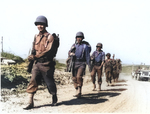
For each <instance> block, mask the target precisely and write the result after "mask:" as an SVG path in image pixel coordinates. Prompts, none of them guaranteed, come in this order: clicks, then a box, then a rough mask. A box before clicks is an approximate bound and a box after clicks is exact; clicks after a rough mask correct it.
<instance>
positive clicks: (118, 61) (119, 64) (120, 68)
mask: <svg viewBox="0 0 150 114" xmlns="http://www.w3.org/2000/svg"><path fill="white" fill-rule="evenodd" d="M116 65H117V76H116V81H118V78H119V74H120V73H121V71H122V64H121V60H120V59H117V60H116Z"/></svg>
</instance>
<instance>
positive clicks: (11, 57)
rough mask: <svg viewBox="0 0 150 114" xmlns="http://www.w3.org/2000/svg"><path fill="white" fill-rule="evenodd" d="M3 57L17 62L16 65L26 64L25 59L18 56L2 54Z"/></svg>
mask: <svg viewBox="0 0 150 114" xmlns="http://www.w3.org/2000/svg"><path fill="white" fill-rule="evenodd" d="M1 56H2V57H6V58H7V59H12V60H14V61H16V63H19V64H20V63H22V62H24V60H23V58H21V57H20V56H16V55H14V54H12V53H8V52H2V53H1Z"/></svg>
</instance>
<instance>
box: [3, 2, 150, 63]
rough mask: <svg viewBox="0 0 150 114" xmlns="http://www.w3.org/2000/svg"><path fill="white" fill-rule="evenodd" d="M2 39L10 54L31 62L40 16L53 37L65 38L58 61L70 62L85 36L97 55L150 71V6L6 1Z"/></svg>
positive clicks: (62, 40) (149, 3) (135, 3)
mask: <svg viewBox="0 0 150 114" xmlns="http://www.w3.org/2000/svg"><path fill="white" fill-rule="evenodd" d="M0 4H1V6H0V37H2V36H3V43H4V44H3V45H4V46H3V49H4V51H7V52H11V53H13V54H16V55H19V56H21V57H23V58H27V56H28V53H29V49H30V48H31V45H32V41H33V39H34V35H35V34H37V33H38V30H37V27H36V26H35V25H34V22H35V20H36V18H37V16H39V15H44V16H46V17H47V19H48V25H49V26H48V27H47V31H48V32H50V33H54V32H55V33H56V34H59V35H60V47H59V50H58V53H57V57H56V58H57V59H66V58H67V56H68V55H67V53H68V50H69V49H70V47H71V45H72V44H73V43H74V41H75V35H76V33H77V32H78V31H82V32H83V33H84V35H85V40H86V41H88V42H89V43H90V44H91V46H92V51H91V53H92V52H93V51H95V49H96V48H95V47H96V44H97V43H98V42H101V43H103V51H104V52H105V53H108V52H109V53H111V54H112V55H113V54H115V58H120V59H121V60H122V63H130V64H133V63H134V64H141V63H145V64H149V65H150V1H149V0H147V1H146V0H0Z"/></svg>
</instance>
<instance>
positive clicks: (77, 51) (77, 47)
mask: <svg viewBox="0 0 150 114" xmlns="http://www.w3.org/2000/svg"><path fill="white" fill-rule="evenodd" d="M75 39H76V40H75V43H74V44H73V45H72V46H71V49H70V50H69V52H68V56H73V61H74V64H73V65H72V76H73V77H72V79H73V82H74V87H75V89H76V94H75V95H74V97H77V98H79V97H81V94H82V85H83V78H82V77H83V75H85V69H86V64H87V65H88V66H89V68H90V50H91V47H90V45H89V43H88V42H85V41H83V39H84V34H83V32H77V34H76V37H75ZM72 50H74V51H72ZM89 70H90V69H89Z"/></svg>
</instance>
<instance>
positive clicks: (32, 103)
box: [23, 94, 34, 110]
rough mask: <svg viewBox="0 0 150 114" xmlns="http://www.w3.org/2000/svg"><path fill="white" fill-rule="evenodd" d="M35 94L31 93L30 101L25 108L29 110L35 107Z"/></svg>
mask: <svg viewBox="0 0 150 114" xmlns="http://www.w3.org/2000/svg"><path fill="white" fill-rule="evenodd" d="M33 96H34V94H29V103H28V106H27V107H25V108H23V109H24V110H29V109H32V108H33V107H34V102H33Z"/></svg>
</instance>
